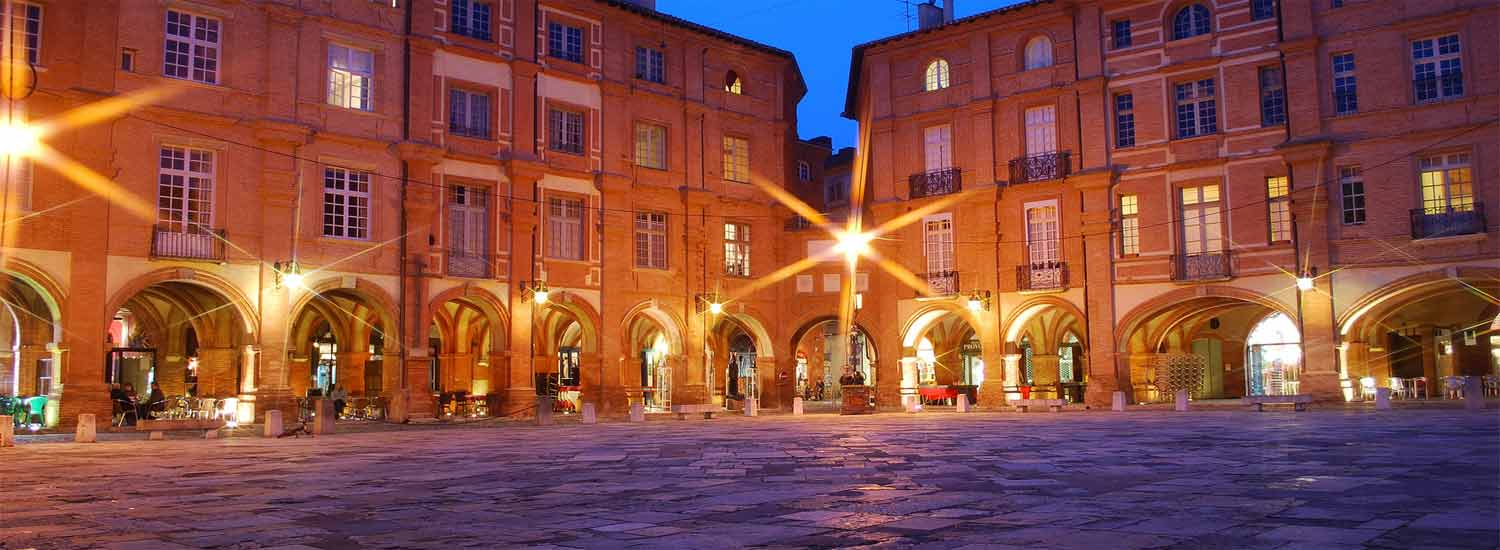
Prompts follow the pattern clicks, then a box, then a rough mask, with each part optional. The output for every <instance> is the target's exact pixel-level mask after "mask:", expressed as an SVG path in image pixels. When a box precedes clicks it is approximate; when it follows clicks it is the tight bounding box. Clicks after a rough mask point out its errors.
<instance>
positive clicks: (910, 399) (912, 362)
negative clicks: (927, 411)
mask: <svg viewBox="0 0 1500 550" xmlns="http://www.w3.org/2000/svg"><path fill="white" fill-rule="evenodd" d="M919 378H920V374H919V373H918V372H917V358H916V357H902V358H901V408H902V409H903V410H908V409H910V408H911V407H912V406H913V404H915V403H917V401H918V400H919V399H920V397H919V396H918V395H917V384H918V382H919Z"/></svg>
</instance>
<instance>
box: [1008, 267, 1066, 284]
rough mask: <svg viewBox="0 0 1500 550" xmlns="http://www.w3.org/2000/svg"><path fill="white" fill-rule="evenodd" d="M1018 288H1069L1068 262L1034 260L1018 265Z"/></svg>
mask: <svg viewBox="0 0 1500 550" xmlns="http://www.w3.org/2000/svg"><path fill="white" fill-rule="evenodd" d="M1016 288H1017V289H1018V290H1022V291H1026V290H1059V289H1064V288H1068V264H1067V262H1034V263H1027V264H1021V265H1018V266H1016Z"/></svg>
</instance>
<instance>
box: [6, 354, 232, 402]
mask: <svg viewBox="0 0 1500 550" xmlns="http://www.w3.org/2000/svg"><path fill="white" fill-rule="evenodd" d="M26 359H27V357H26V353H25V352H24V350H23V352H22V354H21V364H23V365H25V364H27V363H26ZM187 367H188V358H186V357H183V356H181V355H167V356H163V357H162V361H161V363H158V364H157V365H156V378H155V380H156V383H157V384H160V385H161V392H162V394H163V395H187ZM199 367H200V374H199V377H198V378H199V380H200V381H201V380H202V379H203V377H202V374H201V367H202V365H201V363H200V365H199ZM200 387H201V386H200ZM142 390H144V391H143V392H142ZM136 391H138V392H142V393H150V391H151V389H150V388H136ZM200 395H201V394H200Z"/></svg>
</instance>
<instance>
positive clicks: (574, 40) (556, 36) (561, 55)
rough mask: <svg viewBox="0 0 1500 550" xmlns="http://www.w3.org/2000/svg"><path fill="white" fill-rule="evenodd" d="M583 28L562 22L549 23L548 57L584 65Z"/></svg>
mask: <svg viewBox="0 0 1500 550" xmlns="http://www.w3.org/2000/svg"><path fill="white" fill-rule="evenodd" d="M584 33H585V31H584V29H583V27H575V26H573V25H569V24H567V23H563V22H560V21H548V22H547V57H551V58H553V59H561V60H563V61H569V62H573V63H583V42H584V36H583V35H584Z"/></svg>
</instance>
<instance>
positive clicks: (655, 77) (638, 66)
mask: <svg viewBox="0 0 1500 550" xmlns="http://www.w3.org/2000/svg"><path fill="white" fill-rule="evenodd" d="M666 60H667V55H666V54H665V53H663V52H662V51H661V50H658V49H656V48H648V47H646V46H636V47H635V77H636V78H638V79H641V80H645V81H647V82H655V83H657V84H666V82H667V68H666V67H667V61H666Z"/></svg>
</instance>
